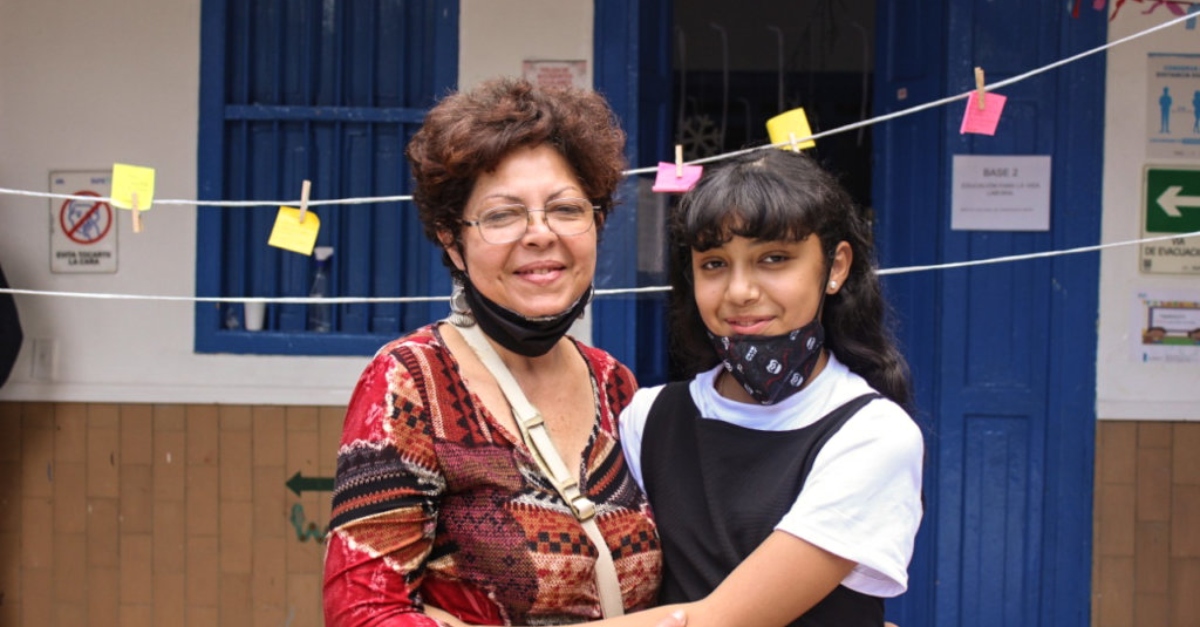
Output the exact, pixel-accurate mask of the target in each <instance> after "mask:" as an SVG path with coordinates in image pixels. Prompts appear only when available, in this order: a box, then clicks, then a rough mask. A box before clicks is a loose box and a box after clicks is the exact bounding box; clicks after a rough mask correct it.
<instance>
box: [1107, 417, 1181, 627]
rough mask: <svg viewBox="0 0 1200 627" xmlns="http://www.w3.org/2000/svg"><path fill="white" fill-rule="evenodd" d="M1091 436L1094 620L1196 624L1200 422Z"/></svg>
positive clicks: (1140, 425) (1134, 426)
mask: <svg viewBox="0 0 1200 627" xmlns="http://www.w3.org/2000/svg"><path fill="white" fill-rule="evenodd" d="M1096 437H1097V441H1096V493H1095V494H1096V502H1095V515H1094V517H1093V521H1094V523H1093V524H1094V539H1095V541H1094V543H1093V547H1094V548H1093V556H1092V625H1094V626H1096V627H1110V626H1112V627H1117V626H1120V627H1128V626H1130V625H1137V626H1139V627H1140V626H1143V625H1146V626H1156V627H1157V626H1159V625H1161V626H1165V627H1195V626H1197V625H1200V422H1175V423H1171V422H1117V421H1101V422H1100V423H1099V425H1098V428H1097V436H1096Z"/></svg>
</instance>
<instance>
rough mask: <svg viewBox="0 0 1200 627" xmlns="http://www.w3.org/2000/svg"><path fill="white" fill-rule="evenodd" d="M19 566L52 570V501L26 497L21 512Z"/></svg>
mask: <svg viewBox="0 0 1200 627" xmlns="http://www.w3.org/2000/svg"><path fill="white" fill-rule="evenodd" d="M21 521H22V522H21V565H22V567H23V568H24V569H25V574H26V575H28V573H29V571H30V570H45V571H47V572H53V569H54V501H53V500H52V499H48V498H43V497H32V498H31V497H26V498H25V499H23V500H22V512H21Z"/></svg>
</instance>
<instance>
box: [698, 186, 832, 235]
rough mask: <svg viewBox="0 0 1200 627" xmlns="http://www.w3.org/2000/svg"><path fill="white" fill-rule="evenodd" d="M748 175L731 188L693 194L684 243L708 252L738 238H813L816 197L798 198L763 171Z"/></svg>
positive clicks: (713, 188) (706, 188) (707, 189)
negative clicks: (812, 207) (812, 208)
mask: <svg viewBox="0 0 1200 627" xmlns="http://www.w3.org/2000/svg"><path fill="white" fill-rule="evenodd" d="M745 174H747V175H746V176H742V177H738V178H741V179H742V180H740V181H737V182H735V183H733V184H726V185H708V186H705V187H704V188H703V189H696V190H694V191H695V192H696V193H694V194H693V195H692V198H691V199H690V202H689V204H690V205H691V206H690V207H688V209H687V212H686V218H685V223H684V224H682V225H681V226H682V227H683V228H682V233H681V236H682V238H683V242H682V243H684V244H686V245H687V246H689V247H691V248H694V249H696V250H708V249H711V248H714V247H716V246H720V245H722V244H724V243H726V242H728V241H729V240H730V239H731V238H733V237H734V236H738V237H744V238H747V239H753V240H783V241H790V242H798V241H800V240H802V239H804V238H806V237H808V236H809V235H810V234H812V232H813V230H814V227H815V225H814V224H812V217H813V216H812V214H811V212H810V210H809V203H810V202H811V201H812V199H810V198H805V197H803V195H801V196H797V194H796V193H795V190H793V189H790V188H789V187H788V186H787V185H781V184H779V182H778V181H776V180H775V179H774V177H771V176H763V174H766V173H764V172H757V173H755V172H747V173H745ZM754 174H759V176H754Z"/></svg>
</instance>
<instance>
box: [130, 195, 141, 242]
mask: <svg viewBox="0 0 1200 627" xmlns="http://www.w3.org/2000/svg"><path fill="white" fill-rule="evenodd" d="M129 202H130V204H132V205H133V207H132V209H133V232H134V233H141V232H142V211H141V209H139V208H138V197H137V192H133V193H132V194H130V195H129Z"/></svg>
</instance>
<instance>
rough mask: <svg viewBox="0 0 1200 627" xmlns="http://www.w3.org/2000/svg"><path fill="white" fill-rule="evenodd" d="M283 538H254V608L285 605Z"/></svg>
mask: <svg viewBox="0 0 1200 627" xmlns="http://www.w3.org/2000/svg"><path fill="white" fill-rule="evenodd" d="M288 541H289V540H285V539H284V538H255V541H254V572H253V573H252V574H251V585H252V587H253V591H252V592H253V598H254V604H255V607H259V606H264V605H265V606H272V607H278V608H283V607H284V606H285V605H286V604H287V547H286V545H285V543H286V542H288Z"/></svg>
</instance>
